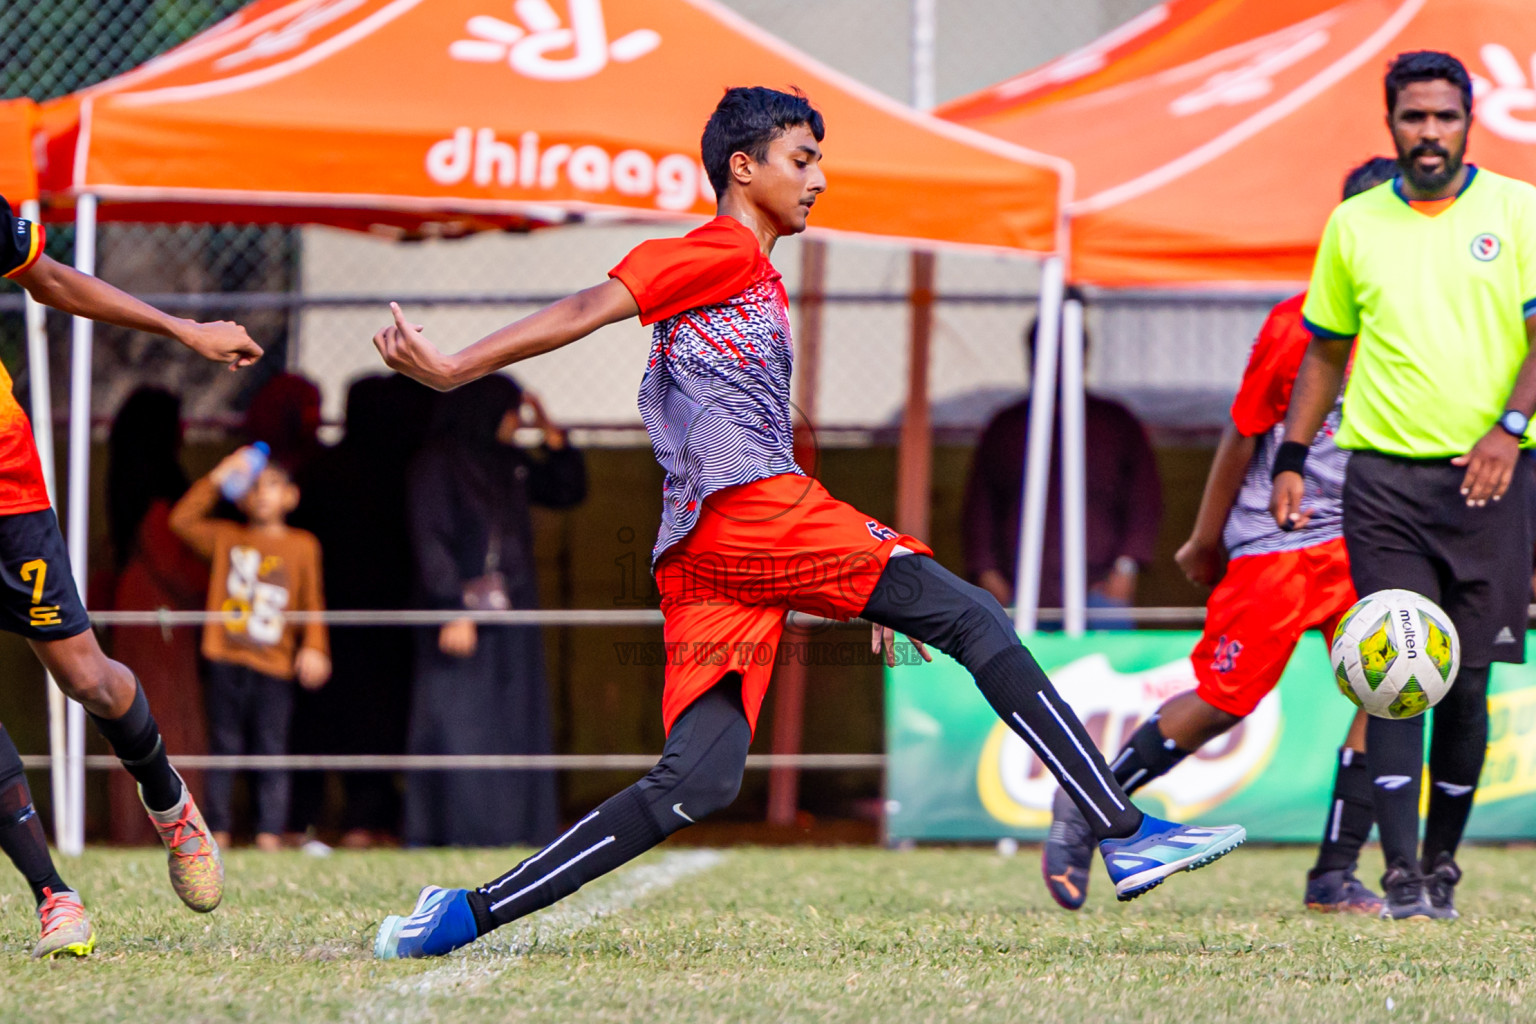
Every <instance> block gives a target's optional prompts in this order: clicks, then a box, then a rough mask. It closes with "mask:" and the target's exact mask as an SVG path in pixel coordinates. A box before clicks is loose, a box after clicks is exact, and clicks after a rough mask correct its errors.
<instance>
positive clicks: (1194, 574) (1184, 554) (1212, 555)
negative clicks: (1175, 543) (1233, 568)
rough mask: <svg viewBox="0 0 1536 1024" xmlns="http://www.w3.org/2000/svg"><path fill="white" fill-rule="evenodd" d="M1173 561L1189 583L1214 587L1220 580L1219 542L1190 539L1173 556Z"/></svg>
mask: <svg viewBox="0 0 1536 1024" xmlns="http://www.w3.org/2000/svg"><path fill="white" fill-rule="evenodd" d="M1173 560H1174V561H1175V562H1177V563H1178V565H1179V569H1180V570H1182V571H1183V573H1184V576H1185V577H1186V578H1187V579H1188V580H1189V582H1191V583H1195V584H1198V585H1200V586H1202V587H1214V586H1215V585H1216V581H1217V580H1219V579H1221V542H1220V541H1217V542H1216V543H1211V542H1210V541H1207V540H1204V539H1201V538H1197V537H1191V538H1189V540H1187V541H1185V542H1184V544H1183V545H1182V546H1181V547H1180V548H1179V550H1178V551H1177V552H1176V553H1175V554H1174V556H1173Z"/></svg>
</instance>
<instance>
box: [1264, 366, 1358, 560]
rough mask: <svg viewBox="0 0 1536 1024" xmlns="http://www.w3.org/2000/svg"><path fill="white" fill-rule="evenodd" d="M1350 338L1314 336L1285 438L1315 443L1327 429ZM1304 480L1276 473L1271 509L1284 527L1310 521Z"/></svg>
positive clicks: (1297, 475)
mask: <svg viewBox="0 0 1536 1024" xmlns="http://www.w3.org/2000/svg"><path fill="white" fill-rule="evenodd" d="M1353 343H1354V342H1353V340H1352V339H1350V338H1323V337H1314V338H1313V339H1312V343H1311V344H1310V345H1308V346H1307V354H1306V355H1305V356H1303V357H1302V360H1301V370H1300V371H1299V372H1298V373H1297V374H1296V386H1295V388H1294V389H1293V390H1292V391H1291V405H1290V408H1289V409H1287V410H1286V413H1285V440H1286V441H1287V442H1291V441H1294V442H1296V443H1298V444H1304V445H1307V446H1311V444H1312V439H1313V438H1315V437H1317V432H1318V431H1319V430H1321V429H1323V420H1325V419H1327V418H1328V411H1329V410H1330V409H1332V408H1333V406H1334V404H1335V403H1336V402H1337V401H1338V400H1339V389H1340V388H1341V387H1343V386H1344V366H1345V364H1346V363H1348V362H1349V348H1350V345H1352V344H1353ZM1303 490H1304V487H1303V484H1302V480H1301V474H1300V473H1293V472H1282V473H1278V474H1276V475H1275V489H1274V492H1273V493H1272V494H1271V495H1270V499H1269V511H1270V512H1271V513H1272V514H1273V515H1274V517H1275V522H1276V523H1277V524H1278V525H1279V527H1280V529H1282V530H1299V529H1301V528H1302V527H1303V526H1306V525H1307V519H1308V518H1309V516H1308V514H1307V513H1306V512H1304V511H1302V508H1301V499H1302V496H1303Z"/></svg>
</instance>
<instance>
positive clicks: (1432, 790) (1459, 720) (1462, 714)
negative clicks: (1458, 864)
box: [1424, 665, 1488, 871]
mask: <svg viewBox="0 0 1536 1024" xmlns="http://www.w3.org/2000/svg"><path fill="white" fill-rule="evenodd" d="M1432 714H1433V715H1434V722H1433V727H1432V730H1431V736H1430V741H1429V813H1428V814H1426V815H1425V817H1424V869H1425V870H1426V871H1427V870H1430V869H1432V868H1433V867H1434V864H1435V858H1436V857H1438V856H1439V855H1440V854H1441V853H1448V854H1450V855H1451V856H1452V857H1454V856H1455V855H1456V847H1457V846H1458V845H1460V843H1461V834H1462V833H1463V832H1464V831H1466V828H1467V818H1468V816H1469V815H1471V813H1472V798H1473V797H1474V796H1476V795H1477V780H1478V778H1479V777H1480V776H1481V775H1482V774H1483V759H1484V758H1485V757H1486V756H1487V753H1488V666H1487V665H1483V666H1481V667H1478V668H1471V667H1468V666H1466V665H1463V666H1462V667H1461V671H1460V672H1459V673H1457V675H1456V685H1455V686H1452V687H1451V689H1450V692H1448V693H1447V694H1446V695H1445V699H1443V700H1442V701H1441V702H1440V703H1439V704H1436V705H1435V710H1434V711H1433V712H1432Z"/></svg>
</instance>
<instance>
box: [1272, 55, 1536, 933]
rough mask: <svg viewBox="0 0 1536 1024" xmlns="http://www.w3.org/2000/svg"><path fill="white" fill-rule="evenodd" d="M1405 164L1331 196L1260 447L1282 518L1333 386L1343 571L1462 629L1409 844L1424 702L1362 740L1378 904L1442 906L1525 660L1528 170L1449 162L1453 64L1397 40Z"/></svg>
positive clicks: (1297, 490) (1462, 72)
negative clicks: (1385, 181)
mask: <svg viewBox="0 0 1536 1024" xmlns="http://www.w3.org/2000/svg"><path fill="white" fill-rule="evenodd" d="M1385 84H1386V101H1387V124H1388V126H1389V127H1390V128H1391V130H1392V138H1393V142H1394V143H1395V145H1396V146H1397V159H1398V165H1399V166H1400V168H1401V170H1402V173H1401V175H1400V176H1399V177H1398V178H1396V179H1395V180H1394V181H1393V182H1392V183H1391V184H1389V185H1382V186H1379V187H1378V188H1375V189H1372V190H1371V191H1369V192H1366V193H1364V194H1363V195H1360V196H1358V197H1356V198H1354V199H1351V200H1350V201H1349V202H1346V203H1344V204H1343V205H1341V206H1339V207H1338V208H1337V209H1336V210H1334V212H1333V215H1332V216H1331V217H1330V218H1329V221H1328V227H1327V229H1326V230H1325V231H1324V233H1323V240H1322V243H1321V245H1320V247H1319V249H1318V253H1317V264H1316V266H1315V267H1314V269H1313V272H1312V285H1311V289H1310V291H1309V292H1308V296H1307V302H1306V305H1305V306H1304V307H1303V309H1302V315H1303V316H1304V317H1305V318H1306V322H1307V327H1308V329H1310V330H1311V332H1312V334H1313V335H1314V340H1313V341H1312V344H1311V345H1310V347H1309V348H1308V350H1307V355H1306V357H1305V359H1304V361H1303V363H1302V367H1301V372H1300V375H1299V377H1298V378H1297V381H1296V390H1295V395H1294V398H1293V400H1292V402H1291V407H1290V412H1289V414H1288V415H1287V417H1286V424H1285V426H1286V429H1285V442H1284V444H1283V445H1282V446H1281V448H1280V451H1279V452H1278V454H1277V456H1276V459H1275V478H1274V479H1275V487H1274V497H1273V500H1272V504H1271V511H1272V512H1273V513H1274V516H1275V521H1276V522H1277V523H1278V524H1279V525H1280V527H1281V529H1300V528H1301V527H1303V526H1305V525H1306V523H1307V519H1308V516H1309V514H1310V513H1309V511H1308V510H1307V507H1306V503H1305V501H1304V493H1303V492H1304V487H1303V483H1302V475H1301V471H1302V468H1303V466H1304V463H1305V461H1306V456H1307V444H1306V442H1307V441H1309V440H1310V439H1311V438H1312V437H1313V436H1314V435H1315V434H1316V432H1317V429H1318V427H1319V426H1320V425H1321V424H1322V422H1323V418H1324V417H1325V416H1326V415H1327V412H1328V409H1329V408H1330V407H1331V406H1332V404H1333V401H1334V399H1333V396H1334V395H1336V394H1338V389H1339V383H1340V381H1341V379H1342V378H1343V375H1344V365H1345V362H1346V360H1347V359H1348V357H1349V351H1350V341H1349V339H1350V338H1352V337H1354V336H1355V335H1356V334H1358V335H1359V342H1358V344H1357V346H1356V349H1355V362H1354V370H1353V372H1352V373H1351V374H1350V377H1349V384H1348V387H1347V388H1346V390H1345V394H1344V422H1343V428H1342V429H1341V431H1340V432H1339V435H1338V443H1339V446H1340V447H1341V448H1348V449H1353V451H1354V455H1353V457H1352V458H1351V459H1350V463H1349V469H1348V471H1347V474H1346V476H1345V483H1344V540H1345V544H1346V546H1347V547H1348V550H1349V561H1350V567H1351V574H1352V576H1353V577H1354V582H1355V589H1356V590H1357V591H1359V592H1360V593H1361V594H1370V593H1372V592H1374V591H1377V590H1382V589H1386V588H1393V587H1397V588H1402V589H1405V590H1413V591H1417V592H1419V593H1421V594H1423V595H1425V596H1426V597H1428V598H1430V599H1431V600H1433V601H1436V602H1438V603H1439V604H1440V605H1441V607H1443V608H1444V609H1445V611H1446V613H1447V614H1449V615H1450V617H1451V620H1452V621H1453V622H1454V623H1455V625H1456V630H1457V632H1458V633H1460V634H1461V649H1462V665H1461V673H1460V675H1458V676H1457V679H1456V683H1455V685H1454V686H1452V687H1451V690H1450V692H1449V693H1448V694H1447V695H1446V697H1445V699H1444V700H1442V701H1441V702H1440V703H1439V704H1438V705H1437V706H1436V707H1435V728H1434V736H1433V739H1432V740H1431V744H1430V754H1429V768H1430V778H1431V781H1432V782H1433V786H1432V787H1431V789H1430V794H1429V816H1428V822H1427V826H1426V829H1425V835H1424V848H1423V851H1422V855H1419V850H1418V827H1419V794H1420V788H1421V774H1422V771H1423V763H1424V722H1423V719H1422V718H1414V719H1409V720H1407V721H1389V720H1386V719H1379V718H1373V719H1371V721H1370V723H1369V726H1368V728H1367V734H1366V736H1367V738H1366V745H1367V749H1369V750H1370V759H1371V762H1370V763H1371V768H1372V771H1373V772H1374V775H1375V778H1374V785H1373V786H1372V796H1373V800H1374V803H1375V806H1376V820H1377V825H1378V827H1379V828H1380V831H1381V845H1382V853H1383V855H1384V858H1385V860H1386V863H1387V872H1386V874H1385V875H1384V876H1383V877H1382V885H1383V887H1384V888H1385V889H1386V894H1385V895H1386V905H1385V906H1384V907H1383V908H1382V916H1383V917H1392V918H1408V917H1442V918H1448V917H1455V916H1456V910H1455V907H1454V895H1455V886H1456V883H1457V882H1458V881H1460V879H1461V870H1460V869H1459V868H1458V867H1457V865H1456V861H1455V854H1456V847H1457V844H1458V843H1459V842H1460V840H1461V835H1462V832H1463V830H1464V829H1465V828H1466V823H1467V816H1468V815H1469V814H1470V813H1471V810H1472V798H1473V794H1474V791H1475V790H1476V788H1477V782H1478V776H1479V775H1480V774H1481V773H1482V767H1483V757H1484V754H1485V753H1486V750H1487V745H1488V702H1487V691H1488V674H1489V665H1490V663H1491V662H1494V661H1506V662H1522V661H1524V660H1525V627H1526V604H1527V601H1528V600H1529V597H1530V593H1529V591H1530V578H1529V575H1528V572H1527V569H1528V566H1527V564H1526V562H1527V559H1528V557H1529V552H1530V550H1531V536H1530V534H1531V526H1530V523H1529V521H1528V517H1527V515H1526V497H1527V490H1528V488H1529V487H1530V480H1529V477H1530V473H1529V472H1528V471H1517V470H1520V469H1521V453H1520V448H1521V445H1522V444H1525V443H1528V442H1526V440H1525V436H1526V429H1527V426H1528V422H1529V417H1530V414H1531V412H1532V410H1533V409H1536V359H1533V358H1532V357H1531V344H1530V341H1531V337H1532V335H1533V332H1536V318H1533V315H1536V188H1532V187H1531V186H1530V185H1528V184H1526V183H1524V182H1519V181H1514V180H1511V179H1509V178H1504V177H1500V176H1499V175H1496V174H1493V173H1491V172H1489V171H1485V170H1479V169H1478V168H1476V167H1474V166H1472V165H1470V164H1464V163H1463V156H1464V155H1465V153H1466V146H1467V132H1468V129H1469V128H1470V127H1471V123H1472V84H1471V80H1470V78H1469V77H1468V75H1467V71H1466V69H1465V68H1464V67H1463V66H1462V65H1461V62H1460V61H1458V60H1457V59H1456V58H1454V57H1452V56H1450V55H1449V54H1444V53H1435V52H1430V51H1423V52H1417V53H1405V54H1402V55H1400V56H1399V57H1398V58H1397V59H1396V60H1395V61H1393V63H1392V66H1391V68H1390V69H1389V70H1388V72H1387V76H1386V83H1385Z"/></svg>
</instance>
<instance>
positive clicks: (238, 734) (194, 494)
mask: <svg viewBox="0 0 1536 1024" xmlns="http://www.w3.org/2000/svg"><path fill="white" fill-rule="evenodd" d="M247 457H248V453H247V452H246V450H244V449H242V450H241V451H238V452H236V453H235V454H233V455H231V456H229V457H228V458H226V459H225V460H224V461H223V462H221V463H219V465H218V466H217V467H215V469H214V471H213V472H212V473H209V474H208V475H207V476H205V477H203V478H202V479H201V480H199V481H197V483H195V484H193V485H192V487H191V489H190V490H188V491H187V493H186V495H185V496H184V497H183V498H182V499H181V500H180V501H179V502H177V503H176V507H175V508H174V509H172V510H171V516H170V522H171V528H172V529H173V530H175V531H176V533H177V535H178V536H180V537H181V539H182V540H184V541H186V543H187V544H188V545H189V546H191V547H192V548H193V549H194V550H196V551H197V552H199V553H200V554H202V555H203V557H205V558H207V559H209V560H210V561H211V562H212V563H213V571H212V576H211V579H210V582H209V586H208V610H209V611H211V612H219V613H221V616H220V618H218V619H217V620H213V621H210V622H208V623H207V624H206V625H205V626H204V627H203V656H204V657H205V658H207V659H208V679H207V694H206V701H205V704H206V706H207V712H208V749H209V751H210V753H214V754H286V753H287V752H288V722H289V718H290V716H291V714H292V711H293V681H294V680H295V679H297V680H298V682H299V685H300V686H303V687H304V688H306V689H315V688H317V687H320V686H322V685H324V684H325V681H326V680H327V679H328V678H330V674H331V659H330V645H329V641H328V639H327V636H326V629H325V625H324V624H323V623H319V622H308V623H305V624H304V625H302V626H296V625H293V624H290V623H289V622H288V621H287V614H288V612H290V611H305V612H310V611H322V610H324V608H325V597H324V594H323V593H322V588H321V582H320V544H319V542H318V541H317V540H316V539H315V536H314V534H312V533H309V532H308V531H305V530H297V529H294V528H292V527H290V526H289V525H288V524H287V521H286V520H287V516H288V514H289V513H290V512H292V511H293V509H294V507H295V506H296V505H297V504H298V503H299V489H298V487H297V486H296V485H295V484H294V482H293V480H292V478H291V477H290V476H289V475H288V472H287V471H286V470H285V469H283V468H282V467H281V466H278V465H275V464H271V463H269V464H268V465H267V466H266V467H265V468H264V469H263V470H262V471H261V472H260V473H259V474H258V475H257V476H256V477H255V480H254V481H253V482H252V483H251V486H250V488H249V489H248V490H247V491H246V492H245V494H243V495H241V496H240V498H239V500H238V502H237V504H238V506H239V508H240V511H241V512H243V513H245V517H246V522H245V523H236V522H231V521H229V520H225V519H215V518H212V517H211V516H210V513H211V512H212V511H213V508H214V506H215V505H216V504H217V503H218V500H219V490H220V487H221V486H222V485H223V483H224V482H225V480H226V479H228V478H229V477H230V476H232V475H233V474H236V473H240V472H242V471H244V470H245V469H246V465H247V464H246V461H245V460H246V458H247ZM233 784H234V777H233V773H231V772H228V771H210V772H208V775H207V782H206V785H205V794H206V795H205V806H206V813H207V818H208V824H209V827H210V828H212V830H213V832H214V834H215V837H216V838H217V840H218V841H220V842H223V843H228V841H229V826H230V797H231V793H232V789H233ZM255 788H256V792H255V798H256V799H255V801H254V803H255V805H256V845H257V846H258V847H259V848H260V849H263V850H275V849H277V848H278V847H279V846H281V843H282V832H283V827H284V824H285V823H286V821H287V817H288V792H289V777H288V773H287V772H286V771H268V772H258V773H257V774H256V787H255Z"/></svg>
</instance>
